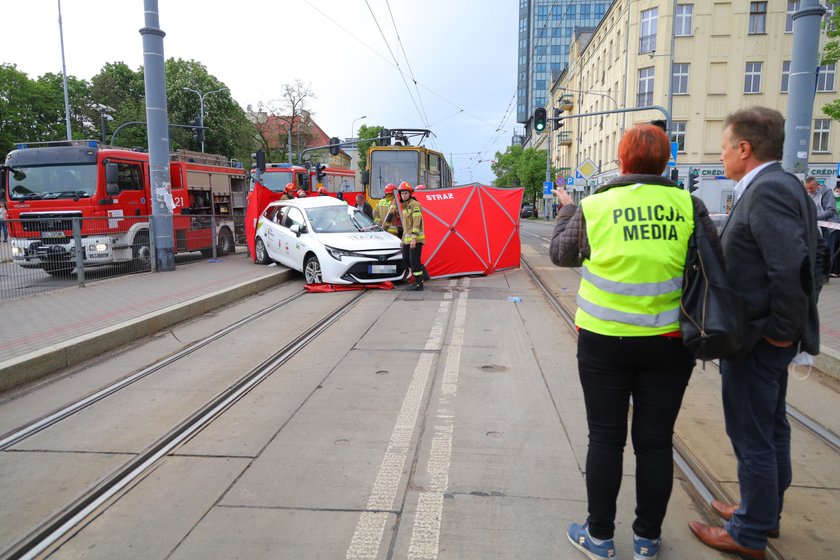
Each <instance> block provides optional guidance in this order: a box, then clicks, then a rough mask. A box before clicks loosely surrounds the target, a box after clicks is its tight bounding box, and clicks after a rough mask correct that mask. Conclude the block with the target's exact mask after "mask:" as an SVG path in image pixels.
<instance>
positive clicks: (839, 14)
mask: <svg viewBox="0 0 840 560" xmlns="http://www.w3.org/2000/svg"><path fill="white" fill-rule="evenodd" d="M827 7H828V9H829V10H830V14H831V15H830V17H829V18H828V19H827V20H826V21H825V22H824V23H823V25H825V26H826V34H827V35H828V37H829V39H830V41H828V42H827V43H826V44H825V47H824V49H823V53H822V59H821V61H820V64H823V65H825V64H831V63H834V62H837V61H838V60H840V0H828V2H827ZM823 112H824V113H825V114H826V115H828V116H830V117H831V118H832V119H834V120H836V121H840V99H835V100H834V101H832V102H831V103H827V104H826V105H824V106H823Z"/></svg>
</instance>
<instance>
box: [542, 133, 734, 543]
mask: <svg viewBox="0 0 840 560" xmlns="http://www.w3.org/2000/svg"><path fill="white" fill-rule="evenodd" d="M670 146H671V145H670V142H669V139H668V136H667V135H666V134H665V132H663V131H662V129H661V128H659V127H656V126H653V125H650V124H644V125H638V126H635V127H633V128H632V129H630V130H629V131H627V133H626V134H624V136H623V137H622V138H621V141H620V142H619V145H618V166H619V170H620V172H621V175H620V176H619V177H617V178H616V179H615V180H613V181H612V182H610V183H608V184H606V185H604V186H602V187H601V188H599V189H598V191H597V192H596V193H595V194H594V195H591V196H588V197H586V198H584V199H583V200H581V202H580V205H576V204H575V203H574V201H573V200H572V197H571V196H569V194H568V193H567V192H566V191H565V190H555V191H554V192H555V194H556V195H557V197H558V199H559V201H560V208H559V210H558V212H557V224H556V226H555V228H554V235H553V237H552V240H551V246H550V255H551V260H552V262H553V263H554V264H556V265H558V266H568V267H577V266H582V269H583V273H582V278H581V282H580V289H579V292H578V309H577V313H576V315H575V324H576V325H577V328H578V330H579V334H578V349H577V357H578V375H579V377H580V383H581V386H582V388H583V396H584V404H585V406H586V420H587V424H588V427H589V447H588V450H587V455H586V496H587V502H588V509H589V515H588V517H587V519H586V522H585V523H583V524H578V523H572V524H571V526H569V529H568V532H567V536H568V538H569V541H570V542H571V543H572V545H573V546H574V547H575V548H577V549H578V550H580V551H581V552H583V553H584V554H585V555H586V556H588V557H589V558H612V557H614V555H615V543H614V541H613V534H614V531H615V516H616V498H617V497H618V491H619V488H620V486H621V482H622V461H623V459H622V458H623V452H624V444H625V442H626V440H627V412H628V408H629V405H630V399H631V398H632V400H633V415H632V421H631V423H632V428H631V434H632V442H633V450H634V452H635V455H636V519H635V520H634V522H633V533H634V536H633V550H634V554H635V555H634V558H636V559H644V558H656V556H657V554H658V552H659V547H660V543H661V532H662V521H663V519H664V518H665V511H666V509H667V506H668V501H669V499H670V497H671V489H672V485H673V478H674V475H673V458H672V456H671V453H672V433H673V430H674V423H675V422H676V420H677V414H678V413H679V410H680V404H681V403H682V399H683V394H684V393H685V389H686V387H687V386H688V380H689V377H690V376H691V371H692V369H693V368H694V358H693V357H692V355H691V353H690V352H689V351H688V349H687V348H686V347H685V345H683V343H682V340H681V339H680V327H679V305H680V295H681V285H682V277H683V271H684V266H685V259H686V255H687V253H688V240H689V238H690V237H691V235H692V233H693V231H694V224H695V222H698V223H699V224H700V225H701V226H702V227H703V228H704V230H705V231H706V234H707V235H708V236H709V238H710V240H712V244H713V246H714V247H716V249H717V252H718V258H719V259H720V260H721V261H722V260H723V254H722V252H721V251H720V244H719V241H718V238H717V233H716V230H715V227H714V224H713V223H712V221H711V219H710V218H709V213H708V211H707V210H706V207H705V205H704V204H703V202H702V201H700V200H699V199H697V198H695V197H693V196H691V195H690V194H689V193H688V192H687V191H685V190H682V189H680V188H679V187H678V186H677V184H676V183H675V182H673V181H671V180H670V179H668V178H666V177H663V176H662V173H663V171H664V170H665V167H666V165H667V164H668V159H669V158H670V154H671V147H670Z"/></svg>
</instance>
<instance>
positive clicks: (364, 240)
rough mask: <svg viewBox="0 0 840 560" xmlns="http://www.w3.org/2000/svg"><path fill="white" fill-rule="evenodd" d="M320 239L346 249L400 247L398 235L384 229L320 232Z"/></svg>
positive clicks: (331, 245)
mask: <svg viewBox="0 0 840 560" xmlns="http://www.w3.org/2000/svg"><path fill="white" fill-rule="evenodd" d="M316 235H317V236H318V241H320V242H321V243H323V244H324V245H329V246H330V247H334V248H336V249H344V250H345V251H366V250H371V249H399V248H400V240H399V238H398V237H396V236H394V235H391V234H390V233H387V232H384V231H364V232H363V231H360V232H355V233H318V234H316Z"/></svg>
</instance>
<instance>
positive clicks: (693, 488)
mask: <svg viewBox="0 0 840 560" xmlns="http://www.w3.org/2000/svg"><path fill="white" fill-rule="evenodd" d="M530 235H532V236H533V237H536V238H538V239H540V240H543V238H542V237H540V236H536V235H533V234H530ZM522 268H523V269H524V270H525V272H526V273H527V274H528V275H529V277H530V278H531V280H532V281H533V282H534V284H535V285H536V286H537V287H538V288H539V290H540V291H541V292H542V293H543V296H544V297H545V299H546V301H547V302H548V303H549V305H551V307H552V308H554V309H555V310H556V311H557V313H558V315H559V316H560V317H561V318H562V319H563V321H564V323H566V325H567V326H568V327H569V328H570V329H571V331H572V332H573V333H574V335H575V336H577V330H576V329H575V324H574V312H573V310H570V309H567V308H566V307H564V305H563V304H562V303H561V301H560V300H559V298H557V296H556V295H555V294H554V292H553V291H552V290H551V289H550V287H549V286H548V285H547V284H546V283H545V282H544V281H543V279H542V277H541V276H540V275H539V273H538V272H537V271H536V270H535V269H534V268H533V267H532V266H531V265H530V263H528V261H527V260H526V259H525V258H524V257H523V258H522ZM710 363H712V364H713V365H714V367H715V368H717V367H719V364H718V362H717V361H715V362H710ZM631 404H632V403H631ZM787 410H788V416H789V418H790V419H792V420H793V421H794V422H795V423H796V424H797V425H798V426H800V427H801V428H802V430H803V431H805V432H806V433H807V434H809V435H810V436H812V437H813V438H815V439H816V440H818V441H819V442H821V444H823V445H824V446H826V447H828V448H829V449H830V450H832V451H834V452H835V453H840V445H838V443H840V439H839V438H838V437H837V435H836V434H834V432H832V431H831V430H830V429H828V428H827V427H825V426H823V425H822V424H820V423H819V422H817V421H816V420H814V419H812V418H810V417H809V416H808V415H806V414H804V413H803V412H801V411H800V410H798V409H796V408H795V407H793V406H791V405H788V406H787ZM673 459H674V463H675V465H676V466H677V468H678V469H679V470H680V472H681V473H682V475H683V477H684V480H685V482H686V483H687V484H686V485H687V488H688V489H689V490H690V495H691V496H692V498H693V499H694V501H695V502H696V503H697V504H698V505H699V506H700V507H701V508H703V509H704V511H705V513H706V515H707V517H708V518H709V519H718V517H717V514H716V513H715V512H714V510H713V509H712V507H711V502H712V501H713V500H720V501H723V502H726V503H733V502H735V501H737V497H734V496H731V495H730V494H729V492H727V490H726V489H725V488H724V486H723V484H721V483H720V482H719V481H718V480H717V477H716V476H715V475H714V474H713V473H712V472H711V470H710V469H709V468H708V467H707V466H706V465H705V463H704V461H703V460H702V458H701V457H698V456H697V455H696V453H695V452H694V451H693V450H692V448H691V446H690V445H689V444H688V443H687V442H686V441H685V440H684V439H683V438H682V437H681V436H679V435H678V434H677V433H675V434H674V442H673ZM767 558H768V559H771V560H792V559H793V558H794V556H785V555H784V554H783V553H782V552H781V551H780V550H779V548H778V547H777V546H776V545H775V544H774V543H773V541H772V540H768V542H767Z"/></svg>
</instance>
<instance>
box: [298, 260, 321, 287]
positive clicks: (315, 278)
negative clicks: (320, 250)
mask: <svg viewBox="0 0 840 560" xmlns="http://www.w3.org/2000/svg"><path fill="white" fill-rule="evenodd" d="M303 278H304V279H305V280H306V283H307V284H321V283H322V282H323V277H322V275H321V263H320V262H318V257H316V256H315V255H310V256H309V257H308V258H307V259H306V264H304V265H303Z"/></svg>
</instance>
